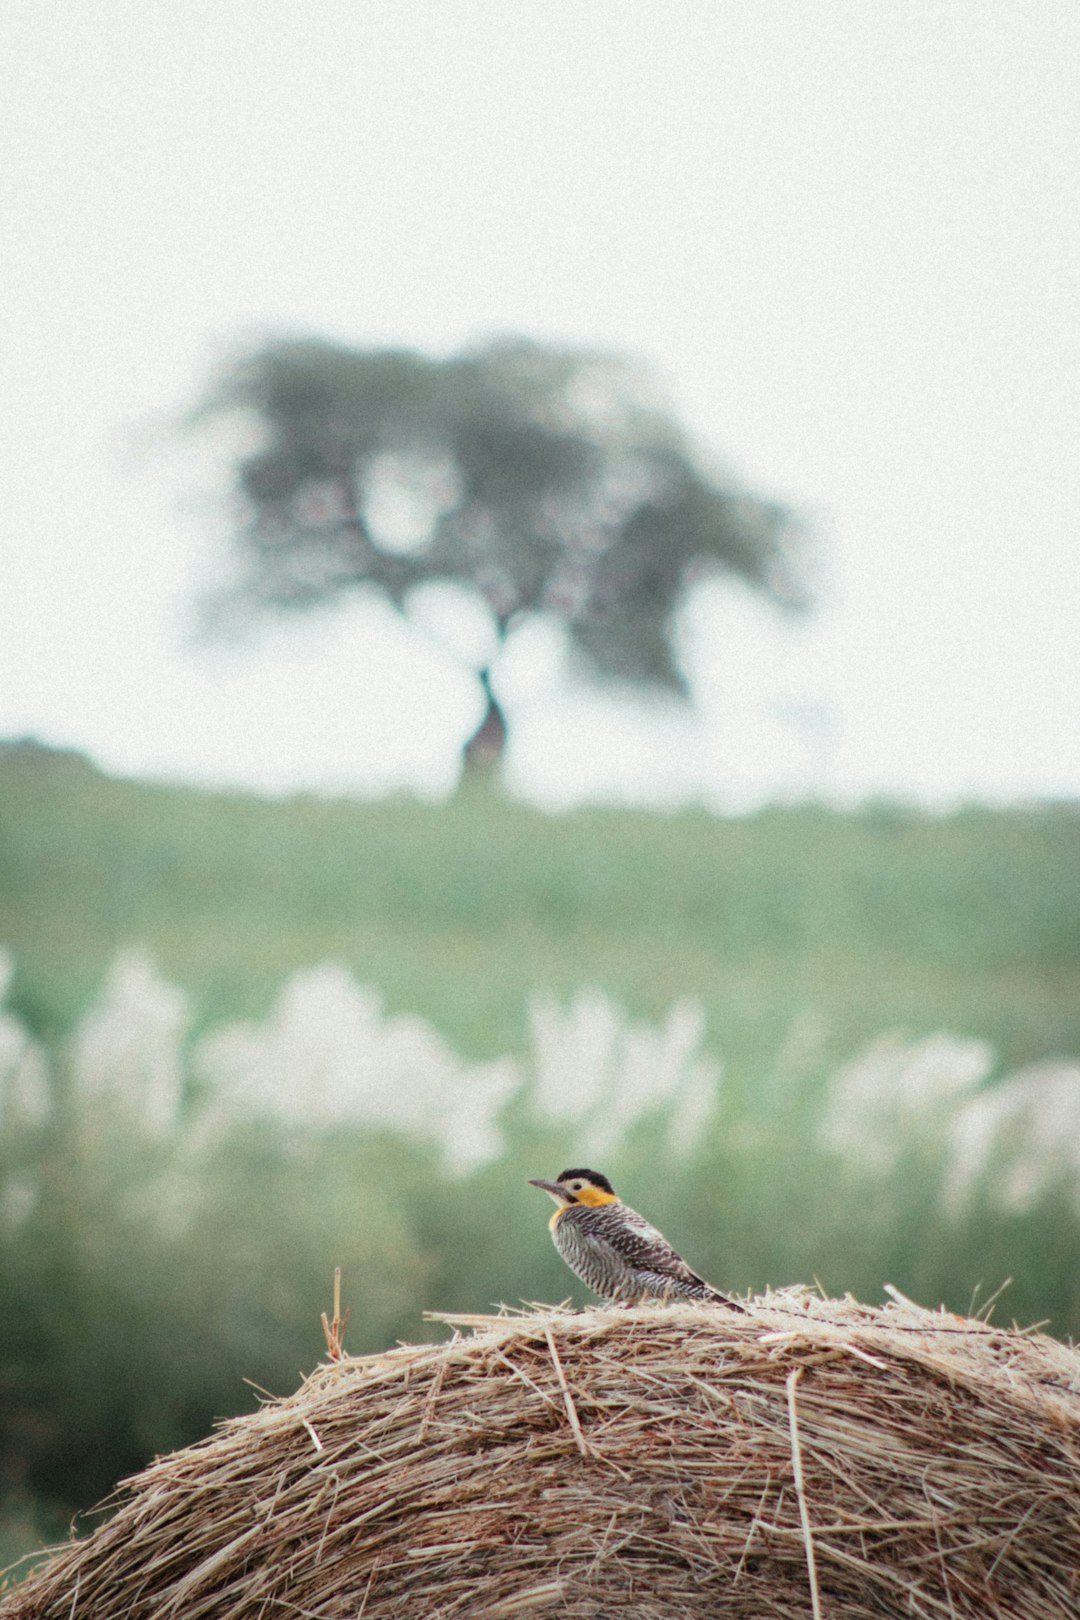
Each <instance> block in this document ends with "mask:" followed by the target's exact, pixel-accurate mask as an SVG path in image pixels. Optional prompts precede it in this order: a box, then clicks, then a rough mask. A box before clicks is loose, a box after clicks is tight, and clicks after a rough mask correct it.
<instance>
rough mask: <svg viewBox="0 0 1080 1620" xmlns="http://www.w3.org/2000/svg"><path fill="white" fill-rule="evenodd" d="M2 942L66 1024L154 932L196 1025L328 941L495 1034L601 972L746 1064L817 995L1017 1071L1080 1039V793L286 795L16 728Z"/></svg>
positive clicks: (371, 974) (412, 1005) (32, 994)
mask: <svg viewBox="0 0 1080 1620" xmlns="http://www.w3.org/2000/svg"><path fill="white" fill-rule="evenodd" d="M0 943H4V944H6V945H7V946H8V947H9V949H11V950H12V951H13V953H14V956H15V960H16V966H17V974H16V979H15V983H14V999H15V1004H16V1006H17V1007H18V1009H19V1010H20V1011H21V1013H22V1014H23V1016H24V1017H25V1019H26V1020H27V1021H28V1022H29V1023H30V1024H31V1026H32V1027H33V1028H34V1029H35V1030H37V1031H38V1032H39V1033H41V1034H43V1035H45V1036H47V1037H49V1038H55V1037H56V1036H58V1035H60V1034H62V1033H63V1032H64V1031H66V1030H68V1029H70V1027H71V1026H72V1024H73V1022H74V1020H75V1019H76V1017H77V1016H78V1013H79V1011H80V1009H81V1008H82V1007H83V1006H84V1005H85V1003H86V1001H87V999H88V998H89V996H90V995H91V994H92V993H93V992H94V991H95V990H96V989H97V988H98V986H99V985H100V982H101V979H102V975H103V973H104V970H105V966H106V964H107V962H108V960H109V958H110V957H111V956H112V954H113V953H114V952H115V951H116V950H117V949H119V948H123V947H128V946H130V945H132V944H141V945H144V946H145V947H147V948H148V949H150V950H151V951H152V952H153V953H154V955H155V956H156V957H157V959H158V960H159V961H160V963H161V965H162V968H163V970H164V971H165V972H166V973H167V974H168V975H169V976H170V977H172V978H173V979H175V980H176V981H178V982H179V983H180V984H181V985H183V986H184V988H185V989H186V990H187V991H188V992H189V994H190V995H191V996H192V997H193V998H194V1001H195V1004H196V1008H197V1016H198V1019H199V1022H200V1023H206V1022H211V1021H213V1020H215V1019H220V1018H221V1017H223V1016H226V1015H238V1014H245V1015H252V1014H260V1013H263V1012H265V1010H266V1008H267V1006H268V1005H269V1003H270V1001H271V999H272V997H273V995H274V993H275V992H276V990H277V989H278V988H279V986H280V984H281V982H282V980H283V979H284V978H285V976H286V975H287V974H288V973H289V972H290V971H292V970H293V969H295V968H296V967H297V966H299V965H301V964H306V963H313V962H318V961H321V960H324V959H327V958H335V959H339V960H340V961H342V962H344V963H345V964H347V965H348V966H350V967H351V968H352V969H354V970H355V972H356V973H357V974H358V975H359V976H360V978H361V979H363V980H366V981H369V982H372V983H374V984H377V985H378V986H379V987H380V988H381V989H382V990H383V992H384V993H385V995H386V998H387V1001H388V1003H389V1005H390V1006H391V1008H393V1009H397V1010H404V1009H409V1010H414V1011H417V1012H420V1013H423V1014H424V1015H425V1016H427V1017H429V1018H430V1019H431V1020H432V1021H433V1022H434V1023H435V1024H436V1025H437V1027H438V1028H439V1029H441V1030H442V1031H443V1032H444V1033H445V1034H446V1035H447V1037H448V1038H449V1039H451V1040H452V1041H453V1042H455V1043H456V1045H457V1046H458V1047H460V1048H461V1049H462V1050H463V1051H465V1052H468V1053H470V1054H471V1055H473V1056H476V1057H481V1056H489V1055H494V1054H496V1053H499V1052H502V1051H506V1050H508V1049H512V1048H514V1047H515V1046H517V1045H519V1044H520V1037H521V1030H522V1021H523V1016H524V1005H525V998H526V996H527V994H528V993H529V992H530V991H531V990H533V989H534V988H536V987H544V988H548V989H550V990H552V991H555V992H568V991H572V990H573V989H575V988H577V987H578V986H580V985H581V984H583V983H589V984H597V985H600V986H602V987H603V988H605V989H606V990H608V991H609V992H610V993H611V994H612V995H614V996H615V997H617V998H618V999H619V1000H621V1001H622V1002H624V1003H625V1004H626V1005H627V1006H628V1007H629V1008H630V1009H632V1010H634V1011H636V1012H639V1013H641V1014H649V1015H652V1016H658V1015H660V1014H661V1013H662V1012H663V1011H664V1010H665V1009H666V1008H667V1007H668V1006H669V1005H670V1003H671V1002H672V1000H673V999H675V998H676V997H678V996H679V995H683V994H686V993H688V992H689V993H692V994H694V995H696V996H698V997H700V998H701V1000H702V1001H703V1003H704V1004H705V1006H706V1008H707V1010H708V1013H709V1023H710V1028H711V1029H712V1030H713V1031H714V1032H717V1034H718V1036H719V1037H720V1038H721V1039H722V1042H723V1048H724V1055H725V1057H726V1059H727V1060H728V1062H729V1063H731V1062H735V1063H736V1064H737V1065H739V1066H740V1067H742V1066H745V1067H746V1068H747V1071H748V1072H751V1071H752V1068H753V1065H754V1064H755V1063H757V1062H761V1061H762V1060H763V1058H764V1055H765V1054H766V1053H767V1052H768V1051H769V1050H770V1049H771V1048H772V1047H774V1046H775V1044H776V1043H777V1042H778V1041H780V1040H782V1039H783V1038H784V1037H785V1034H786V1031H787V1030H788V1029H789V1028H790V1026H791V1024H792V1022H793V1020H794V1019H795V1018H796V1017H798V1016H799V1015H800V1014H803V1013H805V1012H807V1011H808V1010H809V1011H812V1012H813V1013H814V1015H815V1016H816V1017H817V1018H818V1019H819V1020H820V1023H821V1025H822V1027H823V1030H824V1032H825V1038H826V1040H827V1041H828V1043H829V1044H830V1046H833V1047H834V1048H835V1051H836V1053H837V1054H838V1055H842V1054H844V1053H847V1052H849V1051H850V1050H851V1049H852V1048H853V1047H855V1046H857V1045H858V1044H859V1043H860V1042H861V1041H864V1040H866V1039H870V1038H873V1037H874V1036H876V1035H878V1034H880V1033H881V1031H883V1030H885V1029H890V1028H899V1029H903V1030H905V1031H908V1032H910V1033H912V1034H918V1033H920V1032H925V1031H929V1030H933V1029H938V1028H943V1027H944V1028H949V1029H954V1030H957V1031H960V1032H963V1033H966V1034H975V1035H980V1036H983V1037H985V1038H987V1039H989V1040H991V1041H992V1042H993V1043H994V1044H995V1046H996V1047H997V1048H998V1049H999V1051H1000V1054H1001V1057H1002V1060H1003V1062H1004V1063H1006V1064H1008V1065H1010V1066H1015V1065H1017V1064H1021V1063H1025V1062H1029V1061H1033V1060H1037V1059H1040V1058H1044V1057H1047V1056H1053V1055H1059V1054H1077V1053H1080V807H1077V806H1075V805H1061V806H1038V807H1032V808H1024V809H1011V810H988V809H977V808H972V809H966V810H963V811H960V812H958V813H956V814H953V815H949V816H943V817H930V816H926V815H921V814H917V813H915V812H911V811H907V810H903V809H898V808H890V807H885V806H882V807H878V808H872V809H867V810H865V811H863V812H862V813H860V814H855V815H843V814H839V813H835V812H831V811H828V810H824V809H820V808H817V807H813V806H806V807H794V808H775V809H767V810H762V811H760V812H758V813H757V814H755V815H752V816H748V817H745V818H740V819H734V820H721V819H718V818H716V817H714V816H711V815H707V814H705V813H703V812H695V811H681V812H678V813H676V814H671V815H657V814H649V813H645V812H639V811H630V810H583V811H578V812H575V813H573V814H570V815H565V816H558V817H552V816H547V815H543V814H541V813H539V812H538V811H535V810H532V809H530V808H528V807H527V806H524V805H522V804H517V803H513V802H511V801H508V800H506V799H504V798H502V797H500V796H498V795H496V794H492V793H488V792H482V791H474V792H469V793H462V794H460V795H459V796H458V797H457V798H455V799H454V800H452V801H451V802H450V803H448V804H446V805H441V806H431V805H425V804H419V803H416V802H413V801H411V800H408V799H391V800H384V801H380V802H377V803H356V802H326V801H320V800H315V799H311V798H296V799H292V800H289V801H286V802H268V801H265V800H260V799H258V798H255V797H253V796H245V795H241V794H227V793H221V792H200V791H197V790H195V789H189V788H180V787H171V786H161V785H150V784H146V783H139V782H129V781H117V780H113V779H110V778H108V777H106V776H104V775H102V774H101V773H99V772H98V771H96V770H95V769H94V768H93V767H92V766H91V765H90V764H88V763H87V762H86V761H85V760H83V759H81V758H79V757H78V756H74V755H68V754H59V753H51V752H48V751H45V750H41V749H37V748H33V747H27V746H25V745H24V746H15V747H11V746H9V747H8V748H6V749H5V750H3V752H0Z"/></svg>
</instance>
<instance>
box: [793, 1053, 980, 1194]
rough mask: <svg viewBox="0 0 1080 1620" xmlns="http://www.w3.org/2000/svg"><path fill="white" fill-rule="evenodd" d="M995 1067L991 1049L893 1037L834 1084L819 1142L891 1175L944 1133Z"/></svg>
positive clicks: (849, 1067) (839, 1075) (848, 1067)
mask: <svg viewBox="0 0 1080 1620" xmlns="http://www.w3.org/2000/svg"><path fill="white" fill-rule="evenodd" d="M993 1066H994V1052H993V1048H992V1047H990V1046H989V1045H987V1043H986V1042H985V1041H977V1040H964V1039H960V1038H958V1037H957V1036H955V1035H946V1034H938V1035H929V1036H927V1037H926V1038H925V1039H924V1040H921V1041H912V1042H910V1043H905V1042H902V1041H900V1040H899V1039H898V1038H897V1037H896V1036H885V1037H884V1038H883V1039H881V1040H879V1041H875V1042H874V1044H873V1045H872V1046H870V1047H869V1048H868V1049H867V1050H866V1051H865V1052H863V1053H861V1054H860V1055H859V1056H858V1057H856V1058H855V1059H854V1060H853V1061H852V1062H851V1063H848V1064H846V1065H845V1066H844V1067H843V1068H842V1069H839V1070H838V1071H837V1072H836V1074H835V1075H834V1076H833V1078H832V1080H831V1082H830V1083H829V1086H828V1091H827V1094H826V1102H825V1111H824V1114H823V1117H822V1120H821V1124H820V1126H819V1127H818V1140H819V1141H820V1142H821V1144H822V1146H823V1147H826V1148H828V1149H830V1150H832V1151H833V1152H836V1153H841V1154H844V1155H845V1156H847V1157H849V1158H852V1159H856V1160H858V1161H859V1163H860V1164H862V1165H863V1166H864V1167H865V1168H866V1169H870V1170H887V1169H889V1168H890V1167H891V1166H892V1165H894V1164H895V1163H896V1161H897V1160H898V1159H899V1158H900V1156H901V1155H902V1153H903V1152H904V1151H905V1149H906V1148H907V1147H909V1146H910V1145H911V1142H912V1140H913V1139H917V1138H918V1136H919V1135H920V1134H922V1135H928V1134H930V1133H932V1132H933V1131H935V1130H940V1128H941V1127H942V1125H943V1124H944V1122H945V1121H946V1119H947V1118H948V1117H949V1116H950V1114H951V1112H952V1110H953V1108H954V1106H955V1104H956V1102H957V1100H958V1099H959V1098H961V1097H964V1096H966V1095H967V1094H968V1093H970V1092H971V1091H972V1090H973V1089H974V1088H975V1086H977V1085H978V1084H979V1083H980V1081H982V1080H984V1079H985V1078H986V1077H987V1075H989V1073H990V1072H991V1070H992V1069H993Z"/></svg>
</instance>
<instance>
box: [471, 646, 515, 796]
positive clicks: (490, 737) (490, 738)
mask: <svg viewBox="0 0 1080 1620" xmlns="http://www.w3.org/2000/svg"><path fill="white" fill-rule="evenodd" d="M477 679H478V680H479V682H480V685H481V687H482V688H483V691H484V696H485V698H486V699H487V709H486V710H485V712H484V717H483V719H482V720H481V721H480V724H479V725H478V726H477V728H476V730H475V731H474V732H473V734H472V736H471V737H470V738H469V740H468V742H467V743H466V744H465V747H464V748H463V749H462V755H463V760H464V775H465V776H466V777H471V778H472V779H473V780H476V779H477V778H480V777H485V778H486V777H490V776H494V775H495V774H496V772H497V771H498V769H499V767H500V765H501V764H502V759H503V755H504V754H505V752H506V736H507V728H506V716H505V714H504V713H503V711H502V706H501V704H500V703H499V700H498V698H497V697H496V696H495V694H494V692H493V691H492V690H491V671H490V670H489V669H486V668H485V669H481V670H478V671H477Z"/></svg>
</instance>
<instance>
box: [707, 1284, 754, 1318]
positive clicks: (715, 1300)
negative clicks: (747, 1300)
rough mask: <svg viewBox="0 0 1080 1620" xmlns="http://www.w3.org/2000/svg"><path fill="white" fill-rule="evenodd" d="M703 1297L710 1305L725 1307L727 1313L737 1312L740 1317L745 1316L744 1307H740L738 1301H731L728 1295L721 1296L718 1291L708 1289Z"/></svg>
mask: <svg viewBox="0 0 1080 1620" xmlns="http://www.w3.org/2000/svg"><path fill="white" fill-rule="evenodd" d="M705 1297H706V1299H707V1300H708V1302H709V1304H710V1305H726V1306H727V1308H728V1310H729V1311H738V1312H739V1313H740V1315H742V1316H746V1315H747V1310H746V1306H745V1305H740V1304H739V1301H738V1300H737V1299H732V1298H731V1295H730V1294H721V1293H720V1292H719V1290H718V1289H716V1288H710V1289H709V1292H708V1294H707V1295H706V1296H705Z"/></svg>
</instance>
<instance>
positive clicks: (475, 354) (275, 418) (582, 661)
mask: <svg viewBox="0 0 1080 1620" xmlns="http://www.w3.org/2000/svg"><path fill="white" fill-rule="evenodd" d="M234 412H241V413H244V414H246V415H247V416H249V417H252V418H254V421H255V423H256V424H257V429H258V431H257V435H256V441H255V445H254V447H253V448H252V447H250V446H249V447H248V448H246V449H244V450H242V451H240V452H239V453H237V454H236V456H235V459H234V462H233V467H232V472H233V478H234V485H235V492H236V496H237V497H238V499H237V503H236V514H235V519H236V520H235V537H236V542H237V546H236V556H237V561H238V564H239V567H238V569H237V572H236V576H235V579H234V582H233V585H232V587H231V590H230V592H229V595H230V597H231V599H232V601H233V602H234V604H239V605H242V606H243V607H245V608H249V609H250V608H265V609H272V610H288V609H296V608H305V607H311V606H314V605H317V604H319V603H323V602H326V601H328V600H330V599H332V598H334V597H336V596H338V595H339V594H340V593H341V592H343V591H345V590H348V589H350V588H352V587H355V586H358V585H362V584H363V585H367V586H369V587H372V588H374V589H375V590H377V591H378V592H380V593H381V594H382V595H383V596H384V597H385V598H386V599H387V600H388V601H389V602H391V603H392V604H393V605H394V606H395V607H396V608H397V609H399V610H400V611H401V612H402V613H403V614H405V615H406V616H407V615H408V613H409V599H410V593H411V592H413V591H414V590H415V589H416V587H418V586H420V585H423V584H426V583H429V582H433V581H452V582H454V583H457V584H461V585H465V586H467V587H468V588H470V589H471V590H473V591H474V592H476V593H477V594H478V595H479V597H480V598H481V599H482V600H483V601H484V602H485V603H486V604H487V606H488V608H489V609H490V612H491V617H492V622H493V626H494V630H495V635H496V638H497V641H498V642H499V643H500V644H501V643H502V642H503V641H504V640H505V638H506V637H507V635H508V634H509V633H510V631H511V630H512V629H513V627H514V626H515V625H516V624H517V623H518V622H519V621H520V620H521V619H522V618H523V617H525V616H527V615H530V614H547V615H551V616H553V617H554V618H556V619H557V620H559V621H560V622H561V623H562V624H563V626H564V627H565V630H566V633H567V637H568V642H569V646H570V648H571V650H572V652H573V653H574V655H575V657H576V659H577V662H578V663H579V665H580V666H581V668H582V669H583V670H584V671H586V672H587V673H590V674H592V675H596V676H602V677H611V678H615V679H618V680H622V681H625V682H628V683H631V684H634V685H638V686H653V687H660V688H666V689H667V690H669V691H672V692H675V693H679V694H685V691H686V682H685V677H684V675H683V672H682V670H681V669H680V666H679V662H678V651H677V646H676V636H675V628H676V618H677V615H678V612H679V609H680V607H681V606H682V604H683V601H684V600H685V597H686V595H687V593H688V591H689V590H690V589H691V588H692V587H693V585H694V584H695V583H696V582H697V581H699V580H700V579H702V578H703V577H704V576H706V575H708V574H709V573H711V572H723V573H726V574H729V575H732V576H735V577H737V578H739V579H741V580H743V581H745V582H746V583H747V584H749V585H750V586H752V587H754V588H756V589H758V590H760V591H761V592H763V593H764V594H765V595H766V596H768V597H770V598H772V599H773V600H775V601H776V602H778V603H780V604H783V605H801V604H802V603H803V601H804V595H803V586H802V581H801V578H800V570H799V567H798V557H797V548H796V546H795V543H794V539H793V535H794V528H793V525H792V522H791V519H790V514H789V512H788V511H787V510H786V509H785V508H783V507H781V506H780V505H778V504H777V503H775V502H772V501H769V500H765V499H762V498H760V497H758V496H755V495H753V494H750V493H749V492H748V491H746V490H744V489H742V488H740V487H738V486H737V485H736V484H735V483H734V482H733V481H731V480H730V479H727V478H724V477H721V476H719V475H717V474H716V473H714V472H713V471H712V470H711V469H710V468H709V467H708V465H707V464H706V462H705V460H704V458H703V457H702V456H701V455H700V454H699V453H698V452H697V451H696V450H695V448H694V446H693V445H692V443H691V441H690V438H689V436H688V434H687V433H686V431H685V430H684V429H683V428H682V426H681V425H680V424H679V423H678V422H677V421H676V419H675V418H674V416H673V415H672V413H671V412H670V410H669V409H667V408H666V407H665V405H664V404H663V403H662V401H661V399H660V397H659V393H658V390H657V388H656V385H655V383H654V380H653V378H652V377H651V375H650V374H649V372H648V371H647V369H646V368H644V367H643V366H642V365H641V364H639V363H638V362H636V361H633V360H630V359H627V358H626V357H623V356H619V355H612V354H605V353H598V352H592V351H584V350H576V349H571V348H561V347H555V346H549V345H541V344H538V343H533V342H528V341H525V340H522V339H503V340H499V341H494V342H489V343H487V344H485V345H483V346H479V347H475V348H470V349H467V350H465V351H464V352H462V353H460V354H456V355H452V356H450V357H448V358H432V357H428V356H424V355H421V354H418V353H415V352H412V351H409V350H403V349H387V350H369V351H365V350H360V349H355V348H352V347H349V346H347V345H344V344H340V343H335V342H330V341H324V340H317V339H292V338H289V339H273V340H270V341H268V342H266V343H264V344H263V345H262V346H261V347H258V348H256V349H254V350H253V351H251V352H248V353H246V354H244V355H241V356H240V357H239V358H236V359H234V360H233V361H231V362H230V363H229V364H227V365H225V366H224V367H223V368H222V369H221V370H220V371H219V373H218V374H217V376H216V377H215V378H214V379H213V381H212V383H211V385H210V387H209V389H208V391H207V394H206V397H205V399H204V401H203V402H202V405H201V407H200V409H199V410H198V411H197V412H196V413H195V418H196V420H205V419H207V418H215V417H219V416H221V415H223V414H228V413H234ZM476 673H477V674H478V675H481V676H482V678H483V680H484V681H485V683H486V682H487V673H488V672H487V670H486V669H485V670H483V671H480V670H478V671H477V672H476ZM485 691H486V695H487V698H488V700H489V703H491V704H493V703H494V698H493V697H492V694H491V690H490V684H486V685H485ZM488 718H489V719H490V710H489V715H488Z"/></svg>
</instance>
